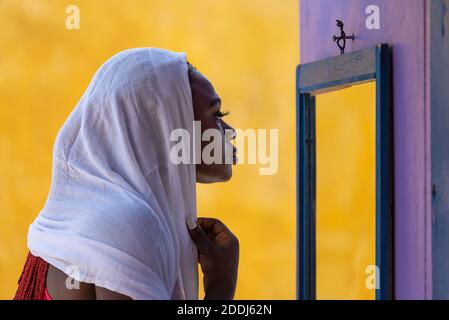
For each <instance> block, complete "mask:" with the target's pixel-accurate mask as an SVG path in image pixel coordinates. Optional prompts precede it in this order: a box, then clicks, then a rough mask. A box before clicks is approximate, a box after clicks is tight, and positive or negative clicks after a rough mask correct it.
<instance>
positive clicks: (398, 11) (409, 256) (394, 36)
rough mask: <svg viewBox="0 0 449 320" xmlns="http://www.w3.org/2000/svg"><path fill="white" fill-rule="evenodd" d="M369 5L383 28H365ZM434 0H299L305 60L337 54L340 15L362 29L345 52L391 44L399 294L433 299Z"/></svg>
mask: <svg viewBox="0 0 449 320" xmlns="http://www.w3.org/2000/svg"><path fill="white" fill-rule="evenodd" d="M369 5H377V6H378V7H379V8H380V23H381V29H380V30H368V29H367V28H366V27H365V20H366V18H367V16H368V15H367V14H365V9H366V7H367V6H369ZM427 10H428V3H427V1H425V0H394V1H391V0H370V1H367V0H300V41H301V45H300V48H301V63H307V62H311V61H314V60H319V59H323V58H327V57H330V56H334V55H337V54H339V49H338V47H337V46H336V45H335V43H334V42H333V41H332V39H331V37H332V35H334V34H338V29H337V27H336V22H335V20H336V19H340V20H342V21H344V22H345V30H346V33H347V34H348V35H349V34H352V33H353V32H354V33H355V35H356V41H355V42H351V41H350V42H348V45H347V49H346V51H347V52H350V51H354V50H359V49H363V48H368V47H372V46H374V45H376V44H378V43H388V44H391V45H392V46H393V73H394V76H393V82H394V126H395V129H394V135H395V138H394V140H395V141H394V145H395V166H394V168H395V195H394V197H395V272H394V276H395V280H394V281H395V298H396V299H430V298H432V284H431V281H432V266H431V253H432V252H431V220H430V219H431V215H430V190H429V189H430V187H429V186H430V140H429V139H430V138H429V136H430V134H429V127H430V126H429V122H430V119H429V117H430V116H429V97H428V92H429V85H428V83H427V81H426V79H428V76H429V70H428V68H427V66H428V62H427V59H428V55H429V51H428V50H429V48H428V47H429V46H428V21H427Z"/></svg>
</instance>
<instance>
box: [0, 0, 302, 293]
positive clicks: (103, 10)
mask: <svg viewBox="0 0 449 320" xmlns="http://www.w3.org/2000/svg"><path fill="white" fill-rule="evenodd" d="M69 4H76V5H78V6H79V8H80V10H81V26H80V27H81V29H80V30H73V31H70V30H67V29H66V28H65V19H66V14H65V9H66V6H67V5H69ZM298 33H299V32H298V1H297V0H282V1H276V0H245V1H242V0H170V1H166V0H141V1H140V0H139V1H137V0H129V1H122V0H108V1H107V0H85V1H81V0H78V1H75V0H71V1H66V0H0V298H3V299H9V298H11V297H12V296H13V295H14V293H15V290H16V283H17V279H18V277H19V274H20V272H21V269H22V266H23V263H24V259H25V256H26V253H27V250H26V246H25V245H26V233H27V228H28V225H29V224H30V223H31V222H32V220H33V219H34V218H35V216H36V215H37V214H38V213H39V211H40V209H41V208H42V206H43V205H44V202H45V199H46V196H47V192H48V190H49V187H50V179H51V156H52V145H53V142H54V139H55V137H56V133H57V132H58V130H59V128H60V127H61V125H62V124H63V122H64V120H65V119H66V117H67V116H68V115H69V113H70V111H71V110H72V108H73V107H74V106H75V105H76V103H77V101H78V99H79V98H80V97H81V95H82V93H83V92H84V90H85V88H86V87H87V85H88V83H89V81H90V79H91V77H92V76H93V74H94V72H95V70H96V69H97V68H98V67H99V66H100V65H101V64H102V62H104V61H105V60H106V59H108V58H109V57H110V56H112V55H113V54H115V53H117V52H118V51H121V50H123V49H127V48H130V47H142V46H154V47H162V48H166V49H171V50H176V51H185V52H187V54H188V56H189V60H190V61H191V62H192V63H193V64H194V65H196V66H197V67H198V68H199V69H200V70H201V71H202V72H203V73H205V74H206V75H207V76H208V77H209V78H210V79H211V81H212V83H213V84H214V85H215V87H216V89H217V91H218V92H219V94H220V95H221V97H222V99H223V106H224V109H229V110H231V112H232V114H231V115H230V116H229V118H228V120H229V122H230V123H231V124H232V125H233V126H234V127H236V128H243V129H245V128H279V139H280V143H279V151H280V153H279V170H278V173H277V174H276V175H274V176H269V177H263V176H260V175H259V174H258V166H257V165H242V166H239V167H237V168H236V169H235V173H234V178H233V180H232V181H231V182H229V183H227V184H221V185H213V186H199V190H198V208H199V213H200V215H203V216H215V217H219V218H220V219H222V220H223V221H225V222H226V223H227V224H228V225H229V226H230V228H231V229H232V230H233V231H234V232H235V233H236V234H237V235H238V237H239V239H240V243H241V263H240V274H239V283H238V290H237V296H236V297H237V298H239V299H244V298H246V299H261V298H266V299H293V298H294V297H295V151H294V150H295V109H294V106H295V91H294V83H295V78H294V77H295V66H296V64H297V63H298V62H299V61H298V57H299V48H298Z"/></svg>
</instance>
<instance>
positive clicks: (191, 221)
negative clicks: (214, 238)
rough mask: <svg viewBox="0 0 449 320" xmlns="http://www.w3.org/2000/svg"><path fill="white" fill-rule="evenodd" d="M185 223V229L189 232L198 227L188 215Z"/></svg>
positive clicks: (193, 218) (192, 217)
mask: <svg viewBox="0 0 449 320" xmlns="http://www.w3.org/2000/svg"><path fill="white" fill-rule="evenodd" d="M186 223H187V228H189V230H194V229H196V227H197V226H198V225H197V224H196V219H195V217H194V216H193V215H189V216H187V217H186Z"/></svg>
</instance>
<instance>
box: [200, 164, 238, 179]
mask: <svg viewBox="0 0 449 320" xmlns="http://www.w3.org/2000/svg"><path fill="white" fill-rule="evenodd" d="M202 169H203V168H197V171H196V182H198V183H219V182H227V181H229V180H231V178H232V165H230V164H225V165H214V166H207V169H206V170H202Z"/></svg>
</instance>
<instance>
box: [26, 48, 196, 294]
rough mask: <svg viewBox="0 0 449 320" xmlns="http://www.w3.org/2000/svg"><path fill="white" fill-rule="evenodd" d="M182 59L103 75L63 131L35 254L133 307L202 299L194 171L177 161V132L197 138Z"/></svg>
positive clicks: (132, 61)
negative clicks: (173, 152) (191, 231)
mask: <svg viewBox="0 0 449 320" xmlns="http://www.w3.org/2000/svg"><path fill="white" fill-rule="evenodd" d="M187 70H188V68H187V63H186V56H185V54H184V53H174V52H170V51H165V50H162V49H156V48H139V49H130V50H126V51H123V52H120V53H118V54H117V55H115V56H113V57H112V58H111V59H109V60H108V61H107V62H106V63H105V64H104V65H103V66H101V68H100V69H99V70H98V71H97V73H96V74H95V76H94V78H93V79H92V81H91V83H90V84H89V87H88V88H87V90H86V92H85V93H84V95H83V96H82V98H81V99H80V101H79V102H78V104H77V106H76V108H75V109H74V110H73V112H72V113H71V114H70V116H69V118H68V119H67V121H66V122H65V124H64V125H63V127H62V128H61V130H60V132H59V133H58V136H57V138H56V142H55V145H54V150H53V170H52V183H51V189H50V192H49V195H48V198H47V201H46V203H45V206H44V208H43V209H42V211H41V212H40V214H39V215H38V217H37V218H36V220H35V221H34V222H33V223H32V224H31V226H30V228H29V232H28V248H29V249H30V251H31V253H32V254H33V255H35V256H39V257H41V258H43V259H44V260H46V261H47V262H49V263H50V264H52V265H53V266H55V267H56V268H58V269H60V270H62V271H63V272H65V273H67V274H70V275H71V276H73V277H74V278H75V279H76V280H79V281H82V282H87V283H94V284H96V285H97V286H100V287H104V288H107V289H110V290H112V291H116V292H119V293H122V294H125V295H128V296H130V297H132V298H133V299H197V298H198V269H197V249H196V247H195V245H194V244H193V242H192V241H191V239H190V237H189V235H188V232H187V229H186V224H185V219H186V216H188V215H193V216H194V217H196V193H195V181H196V179H195V165H194V164H191V165H190V164H180V165H174V164H173V163H172V162H171V161H170V155H169V154H170V148H171V147H172V146H173V144H175V143H176V142H170V132H171V131H172V130H174V129H178V128H184V129H186V130H188V132H189V133H190V135H191V136H193V120H194V119H193V106H192V95H191V89H190V84H189V79H188V71H187Z"/></svg>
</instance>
